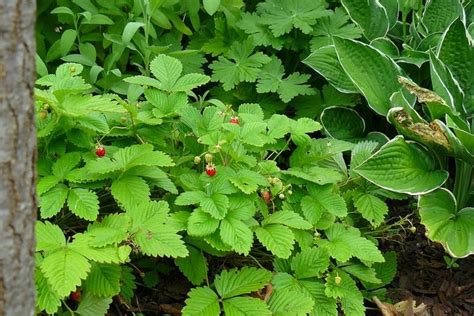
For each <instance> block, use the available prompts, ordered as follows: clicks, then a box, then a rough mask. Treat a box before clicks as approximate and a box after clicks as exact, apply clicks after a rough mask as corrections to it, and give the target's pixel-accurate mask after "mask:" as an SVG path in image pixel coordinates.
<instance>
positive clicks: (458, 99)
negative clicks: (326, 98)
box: [304, 1, 474, 257]
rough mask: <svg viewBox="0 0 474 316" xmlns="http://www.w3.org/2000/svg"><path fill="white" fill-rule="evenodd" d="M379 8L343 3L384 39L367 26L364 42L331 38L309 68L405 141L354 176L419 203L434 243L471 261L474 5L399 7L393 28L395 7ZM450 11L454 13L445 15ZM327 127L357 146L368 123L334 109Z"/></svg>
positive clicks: (413, 4)
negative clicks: (359, 100) (360, 99)
mask: <svg viewBox="0 0 474 316" xmlns="http://www.w3.org/2000/svg"><path fill="white" fill-rule="evenodd" d="M377 2H378V1H369V2H367V5H366V6H356V5H355V4H356V1H342V3H343V5H344V6H345V8H346V9H347V10H348V12H349V13H350V15H351V18H352V19H353V20H354V22H356V23H358V24H359V25H363V24H362V23H365V22H364V21H365V20H364V19H365V18H364V16H367V15H370V16H371V17H373V20H371V21H372V22H371V23H374V24H377V25H380V26H382V25H383V26H384V27H383V28H382V27H380V28H377V30H376V32H379V33H377V34H373V32H372V28H370V29H369V28H367V29H365V31H364V38H363V39H360V40H353V39H346V38H342V37H338V36H334V37H333V38H332V42H331V43H329V45H327V46H324V47H321V48H318V49H316V50H314V51H313V52H312V54H311V55H310V56H309V57H308V58H306V59H305V61H304V62H305V63H306V64H307V65H309V66H310V67H312V68H313V69H314V70H316V71H317V72H318V73H319V74H321V75H322V76H324V77H325V78H326V79H327V81H328V82H329V83H330V84H331V85H333V86H334V87H335V88H336V89H338V90H339V91H342V92H346V93H347V92H351V93H360V94H362V95H363V96H364V97H365V99H366V101H367V105H368V106H369V107H370V109H372V110H373V111H374V112H375V113H377V114H379V115H383V116H386V118H387V120H388V121H389V122H390V123H391V124H392V125H393V126H394V127H395V129H396V130H397V131H398V133H399V134H400V135H399V136H396V137H394V138H393V139H392V140H390V141H389V142H388V143H386V144H384V145H383V146H382V147H381V148H380V149H379V150H378V151H377V152H375V153H374V154H373V155H371V156H370V157H367V159H366V160H365V161H363V162H362V163H361V164H360V165H359V166H357V167H356V168H355V169H354V172H355V173H356V174H358V175H360V176H361V177H363V178H364V179H366V180H367V181H369V182H371V183H373V184H375V185H377V186H379V187H381V188H384V189H387V190H390V191H393V192H399V193H405V194H410V195H415V196H417V197H418V201H419V203H418V209H419V213H420V217H421V222H422V224H424V225H425V227H426V231H427V236H428V237H429V238H430V239H432V240H434V241H437V242H440V243H442V244H443V245H444V247H445V248H446V250H447V251H448V252H449V253H450V254H451V255H452V256H454V257H464V256H467V255H469V254H471V253H473V252H474V208H473V205H474V198H473V197H474V196H473V194H472V182H473V165H474V123H473V114H474V106H473V105H474V103H473V100H474V99H473V91H474V90H473V82H474V80H473V77H472V75H473V73H474V72H473V62H472V60H473V57H474V49H473V41H472V37H471V33H470V32H469V30H470V29H472V24H470V23H472V21H471V19H472V15H467V14H465V10H466V11H468V12H470V11H471V10H472V5H471V4H469V3H464V4H461V2H459V1H428V2H427V3H426V5H425V6H423V5H422V4H421V3H418V1H412V2H410V1H399V4H400V7H399V9H400V10H401V12H402V15H401V16H402V17H403V20H402V21H398V22H397V21H396V17H395V21H394V23H392V22H391V21H392V20H391V19H392V18H393V16H391V13H390V12H392V8H391V5H390V4H389V2H388V1H383V2H382V1H381V4H382V6H380V5H379V4H378V3H377ZM448 4H449V5H450V6H452V10H449V14H447V15H444V16H442V18H440V17H439V15H438V12H440V10H444V8H445V6H446V5H448ZM407 16H409V17H410V19H411V20H410V19H409V20H407V19H406V17H407ZM469 26H471V27H469ZM400 27H401V29H402V30H400ZM400 31H402V32H400ZM400 48H401V49H400ZM321 121H322V123H323V125H324V128H325V132H326V134H327V135H329V136H331V137H334V138H337V139H343V140H347V141H352V142H357V141H359V139H361V138H362V137H364V136H365V134H366V131H365V127H366V126H365V121H364V118H363V117H362V116H361V115H359V113H357V112H355V111H353V110H352V109H349V108H342V107H331V108H327V109H325V111H324V112H323V113H322V114H321ZM450 173H451V175H452V177H451V178H449V174H450ZM451 179H453V181H451Z"/></svg>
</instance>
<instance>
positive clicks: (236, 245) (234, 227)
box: [220, 218, 253, 255]
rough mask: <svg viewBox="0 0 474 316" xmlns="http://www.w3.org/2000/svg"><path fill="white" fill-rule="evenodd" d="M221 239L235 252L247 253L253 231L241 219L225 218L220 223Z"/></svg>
mask: <svg viewBox="0 0 474 316" xmlns="http://www.w3.org/2000/svg"><path fill="white" fill-rule="evenodd" d="M220 236H221V238H222V241H223V242H225V243H226V244H228V245H229V246H231V247H232V249H233V250H235V252H237V253H238V254H242V255H248V254H249V252H250V248H251V247H252V244H253V232H252V231H251V230H250V228H249V227H248V226H247V225H246V224H245V223H243V222H242V221H240V220H238V219H234V218H225V219H223V220H221V223H220Z"/></svg>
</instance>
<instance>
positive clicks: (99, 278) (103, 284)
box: [84, 263, 121, 297]
mask: <svg viewBox="0 0 474 316" xmlns="http://www.w3.org/2000/svg"><path fill="white" fill-rule="evenodd" d="M120 276H121V273H120V266H119V265H116V264H101V263H94V264H92V269H91V271H90V272H89V275H88V276H87V279H86V281H85V284H84V287H85V289H86V290H87V292H90V293H92V294H94V295H95V296H98V297H112V296H115V295H116V294H118V293H119V292H120Z"/></svg>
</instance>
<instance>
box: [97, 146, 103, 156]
mask: <svg viewBox="0 0 474 316" xmlns="http://www.w3.org/2000/svg"><path fill="white" fill-rule="evenodd" d="M95 155H96V156H97V157H104V156H105V148H104V147H102V146H99V147H97V148H96V150H95Z"/></svg>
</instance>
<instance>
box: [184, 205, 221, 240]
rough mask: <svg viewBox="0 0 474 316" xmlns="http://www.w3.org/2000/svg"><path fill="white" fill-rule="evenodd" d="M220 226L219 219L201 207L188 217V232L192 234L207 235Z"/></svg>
mask: <svg viewBox="0 0 474 316" xmlns="http://www.w3.org/2000/svg"><path fill="white" fill-rule="evenodd" d="M217 227H219V220H218V219H215V218H213V217H211V215H210V214H208V213H206V212H204V211H202V210H201V209H196V210H194V211H193V212H192V213H191V215H190V216H189V219H188V233H189V235H191V236H207V235H210V234H212V233H213V232H215V231H216V230H217Z"/></svg>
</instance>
